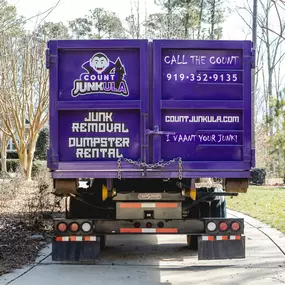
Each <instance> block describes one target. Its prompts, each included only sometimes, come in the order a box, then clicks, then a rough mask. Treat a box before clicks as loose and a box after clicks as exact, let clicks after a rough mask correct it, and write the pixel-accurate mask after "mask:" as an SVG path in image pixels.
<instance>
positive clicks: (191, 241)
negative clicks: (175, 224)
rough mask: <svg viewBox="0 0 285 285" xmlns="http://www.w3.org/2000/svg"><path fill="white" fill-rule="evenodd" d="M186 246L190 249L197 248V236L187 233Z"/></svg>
mask: <svg viewBox="0 0 285 285" xmlns="http://www.w3.org/2000/svg"><path fill="white" fill-rule="evenodd" d="M186 238H187V247H188V248H189V249H192V250H198V236H191V235H187V236H186Z"/></svg>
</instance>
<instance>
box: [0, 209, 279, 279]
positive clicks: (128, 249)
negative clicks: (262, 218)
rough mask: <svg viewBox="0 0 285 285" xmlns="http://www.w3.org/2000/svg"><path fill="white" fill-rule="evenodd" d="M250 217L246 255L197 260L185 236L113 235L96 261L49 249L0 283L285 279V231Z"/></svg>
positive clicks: (247, 229)
mask: <svg viewBox="0 0 285 285" xmlns="http://www.w3.org/2000/svg"><path fill="white" fill-rule="evenodd" d="M231 213H232V214H235V213H234V212H231ZM246 221H247V223H246V228H245V234H246V236H247V239H246V259H243V260H225V261H198V259H197V253H196V252H194V251H190V250H188V249H187V248H186V247H185V243H186V237H185V236H180V235H179V236H177V235H165V236H161V235H160V236H142V235H140V236H111V237H109V239H108V243H107V248H106V249H105V250H104V251H103V252H102V253H101V259H100V260H99V261H98V262H97V264H96V265H73V264H60V263H55V262H52V261H51V257H50V248H48V249H46V251H45V252H43V256H42V257H40V259H39V260H41V261H39V262H38V263H37V264H35V265H34V266H33V267H32V268H26V269H23V270H18V271H16V272H14V273H13V274H9V275H6V276H2V277H0V285H8V284H12V285H64V284H68V285H85V284H88V285H90V284H106V285H113V284H114V285H121V284H130V285H136V284H140V285H143V284H147V285H152V284H164V285H171V284H177V285H182V284H185V285H189V284H195V285H196V284H203V285H205V284H217V285H222V284H231V285H234V284H236V285H241V284H242V285H245V284H254V285H263V284H264V285H271V284H285V253H284V250H285V236H284V235H282V234H281V233H279V232H278V231H276V230H274V229H271V228H270V227H268V226H266V225H263V224H261V223H259V222H258V221H256V220H253V219H250V218H249V219H246Z"/></svg>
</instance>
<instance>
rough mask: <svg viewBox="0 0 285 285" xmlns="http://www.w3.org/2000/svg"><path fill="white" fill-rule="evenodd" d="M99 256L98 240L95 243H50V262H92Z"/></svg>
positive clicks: (54, 241)
mask: <svg viewBox="0 0 285 285" xmlns="http://www.w3.org/2000/svg"><path fill="white" fill-rule="evenodd" d="M99 254H100V238H97V239H96V241H66V242H58V241H56V240H55V238H54V239H53V241H52V261H88V262H94V261H96V259H97V258H98V257H99Z"/></svg>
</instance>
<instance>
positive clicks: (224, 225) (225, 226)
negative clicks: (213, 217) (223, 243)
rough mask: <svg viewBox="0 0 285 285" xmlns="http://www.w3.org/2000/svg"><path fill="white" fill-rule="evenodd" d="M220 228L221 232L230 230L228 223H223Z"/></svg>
mask: <svg viewBox="0 0 285 285" xmlns="http://www.w3.org/2000/svg"><path fill="white" fill-rule="evenodd" d="M219 228H220V231H223V232H224V231H226V230H228V228H229V226H228V224H227V223H226V222H221V223H220V225H219Z"/></svg>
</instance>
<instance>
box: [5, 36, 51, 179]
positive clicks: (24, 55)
mask: <svg viewBox="0 0 285 285" xmlns="http://www.w3.org/2000/svg"><path fill="white" fill-rule="evenodd" d="M19 46H21V47H22V48H21V49H19V48H18V47H19ZM0 47H1V58H0V70H1V74H0V75H1V86H0V120H1V122H2V124H1V125H0V129H1V130H2V131H3V132H4V133H5V134H6V135H8V136H10V137H11V138H12V140H13V143H14V144H15V147H16V150H17V152H18V156H19V161H20V166H21V168H22V169H23V171H24V173H25V175H26V178H27V179H28V180H29V179H31V170H32V162H33V158H34V152H35V146H36V142H37V137H38V134H39V132H40V130H41V129H42V127H43V126H44V124H45V123H46V122H47V121H48V100H49V92H48V72H47V70H46V67H45V49H46V41H45V40H44V39H42V38H36V37H31V36H23V37H21V38H12V37H5V36H3V35H2V36H1V37H0ZM27 127H28V128H27Z"/></svg>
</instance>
